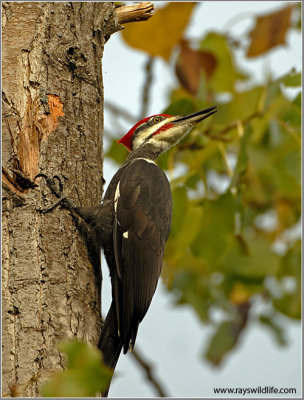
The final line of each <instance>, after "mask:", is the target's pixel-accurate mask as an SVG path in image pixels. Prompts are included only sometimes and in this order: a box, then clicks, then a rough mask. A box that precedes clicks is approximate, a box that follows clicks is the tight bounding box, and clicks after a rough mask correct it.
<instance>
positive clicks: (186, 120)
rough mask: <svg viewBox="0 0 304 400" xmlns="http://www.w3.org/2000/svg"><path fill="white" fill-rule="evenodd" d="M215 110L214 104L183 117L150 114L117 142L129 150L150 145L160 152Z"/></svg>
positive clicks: (176, 141)
mask: <svg viewBox="0 0 304 400" xmlns="http://www.w3.org/2000/svg"><path fill="white" fill-rule="evenodd" d="M215 112H216V106H215V107H210V108H207V109H205V110H201V111H198V112H196V113H194V114H190V115H187V116H184V117H182V116H172V115H168V114H157V115H152V117H147V118H144V119H142V120H141V121H139V122H137V124H136V125H134V126H133V128H132V129H130V130H129V132H128V133H127V134H126V135H125V136H123V137H122V138H121V139H120V140H119V141H118V143H122V144H123V145H124V146H125V147H126V148H127V149H128V150H130V151H134V150H137V149H139V148H141V147H143V146H144V145H151V147H153V148H156V149H158V150H159V153H162V152H164V151H166V150H168V149H169V148H170V147H172V146H174V145H176V144H177V143H178V142H179V141H180V140H181V139H182V138H183V137H184V136H185V135H186V134H187V133H188V132H189V130H190V129H191V128H192V127H193V126H194V125H195V124H197V123H198V122H200V121H202V120H203V119H205V118H207V117H209V116H210V115H212V114H214V113H215Z"/></svg>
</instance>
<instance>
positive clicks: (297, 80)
mask: <svg viewBox="0 0 304 400" xmlns="http://www.w3.org/2000/svg"><path fill="white" fill-rule="evenodd" d="M301 77H302V74H301V72H295V71H293V70H292V71H291V72H289V73H288V74H285V75H284V76H282V77H281V78H278V79H277V80H276V82H278V83H283V84H284V85H285V86H287V87H298V86H301V80H302V79H301Z"/></svg>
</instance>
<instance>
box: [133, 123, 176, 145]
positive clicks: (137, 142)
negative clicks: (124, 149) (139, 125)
mask: <svg viewBox="0 0 304 400" xmlns="http://www.w3.org/2000/svg"><path fill="white" fill-rule="evenodd" d="M175 118H176V117H172V118H166V119H164V120H163V121H161V122H159V123H158V124H156V125H153V126H150V127H149V128H147V129H146V130H145V131H143V132H140V133H139V134H138V136H136V137H135V139H134V142H133V150H135V149H137V148H138V147H140V146H141V145H142V144H143V143H144V141H145V140H146V139H147V137H149V136H150V135H152V134H153V132H156V131H157V130H158V129H159V128H161V127H162V126H163V125H165V124H167V123H168V122H170V121H172V120H173V119H175Z"/></svg>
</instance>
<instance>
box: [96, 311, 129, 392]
mask: <svg viewBox="0 0 304 400" xmlns="http://www.w3.org/2000/svg"><path fill="white" fill-rule="evenodd" d="M122 345H123V343H122V339H121V338H120V337H119V336H118V331H117V322H116V313H115V306H114V304H113V303H112V305H111V307H110V310H109V312H108V314H107V317H106V319H105V322H104V325H103V327H102V331H101V335H100V338H99V342H98V348H99V349H100V350H101V351H102V353H103V361H104V363H105V364H106V365H107V366H108V367H110V368H112V369H113V372H114V370H115V367H116V364H117V361H118V359H119V356H120V353H121V350H122ZM110 384H111V382H110V383H109V386H108V387H107V388H106V390H105V391H104V392H103V393H102V397H108V392H109V389H110Z"/></svg>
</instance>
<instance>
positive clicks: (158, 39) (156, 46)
mask: <svg viewBox="0 0 304 400" xmlns="http://www.w3.org/2000/svg"><path fill="white" fill-rule="evenodd" d="M195 4H196V3H193V2H176V3H169V4H168V5H167V6H165V7H163V8H161V9H159V10H157V11H156V12H155V14H154V15H153V17H152V18H150V19H149V20H148V21H145V22H140V23H134V24H130V25H128V26H127V27H126V28H125V29H124V30H123V32H122V36H123V38H124V40H125V41H126V42H127V43H128V45H130V46H132V47H135V48H136V49H140V50H143V51H145V52H147V53H149V54H150V55H151V56H160V57H162V58H164V59H165V60H166V61H167V60H169V58H170V55H171V52H172V49H173V47H174V46H175V45H176V44H177V43H178V42H179V41H180V40H181V38H182V36H183V32H184V30H185V28H186V26H187V24H188V22H189V20H190V17H191V13H192V10H193V7H194V6H195Z"/></svg>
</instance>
